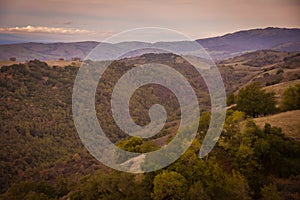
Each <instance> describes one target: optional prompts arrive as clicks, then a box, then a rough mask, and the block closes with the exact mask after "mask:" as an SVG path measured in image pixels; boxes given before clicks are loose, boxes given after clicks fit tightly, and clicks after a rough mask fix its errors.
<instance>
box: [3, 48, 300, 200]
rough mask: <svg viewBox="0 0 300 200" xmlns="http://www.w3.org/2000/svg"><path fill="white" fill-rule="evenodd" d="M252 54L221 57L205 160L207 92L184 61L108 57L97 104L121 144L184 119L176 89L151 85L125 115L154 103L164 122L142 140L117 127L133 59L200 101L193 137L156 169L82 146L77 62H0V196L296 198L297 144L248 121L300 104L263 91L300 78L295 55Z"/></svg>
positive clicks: (299, 177)
mask: <svg viewBox="0 0 300 200" xmlns="http://www.w3.org/2000/svg"><path fill="white" fill-rule="evenodd" d="M256 53H257V54H258V55H260V56H261V57H263V58H264V60H263V62H262V59H260V58H257V56H253V57H252V55H249V54H246V55H244V57H243V56H241V57H237V58H235V59H233V60H225V61H222V62H220V63H218V67H219V69H220V72H221V75H222V77H223V79H224V83H225V87H226V91H227V93H228V97H229V96H230V97H231V99H230V101H228V105H231V109H228V110H227V117H226V121H225V124H224V129H223V131H222V135H221V137H220V139H219V141H218V143H217V145H216V146H215V147H214V149H213V151H212V152H211V153H210V154H209V155H208V156H207V157H205V158H203V159H199V158H198V153H199V149H200V146H201V143H202V140H203V138H204V136H205V133H206V131H207V128H208V126H209V121H210V113H209V108H210V97H209V94H208V93H207V89H206V86H205V83H204V81H203V79H202V78H201V77H200V76H199V75H197V73H195V71H193V70H194V69H193V68H192V67H191V66H190V64H189V63H187V62H183V61H182V60H181V58H180V57H179V56H175V55H173V54H146V55H142V56H140V57H135V58H130V59H121V60H119V61H115V62H113V63H112V64H111V66H110V68H109V69H108V70H107V71H106V72H105V73H104V76H103V77H102V79H101V80H100V82H99V85H98V88H97V92H96V94H97V95H96V110H97V116H98V120H99V122H100V124H101V126H103V127H104V129H105V130H106V131H105V132H106V133H108V134H107V136H108V137H109V138H110V139H111V141H113V142H114V143H116V144H117V145H118V146H119V147H121V148H123V149H125V150H128V151H134V152H149V151H154V150H156V149H158V148H160V147H161V146H163V145H165V144H167V143H168V142H169V141H170V140H171V139H172V137H173V136H174V135H175V134H176V130H177V127H178V123H179V119H180V109H179V108H178V101H177V99H176V98H175V96H174V94H172V93H171V92H170V91H168V90H167V89H166V88H164V87H160V86H158V85H148V86H145V87H142V88H140V89H138V90H137V91H136V92H135V94H134V96H133V97H132V99H131V102H130V112H131V115H132V116H133V119H134V121H135V122H136V123H137V124H140V125H145V124H147V123H149V116H148V114H147V113H148V109H149V107H150V106H151V105H153V104H156V103H158V104H161V105H163V106H164V107H165V108H166V110H167V111H170V112H169V113H168V114H169V115H168V118H167V123H166V124H165V126H164V128H163V129H162V131H161V132H159V133H158V134H157V135H155V136H154V137H152V138H150V139H147V140H142V139H141V138H134V137H130V138H128V137H126V135H125V134H124V133H122V132H121V130H120V129H119V128H118V127H117V125H116V124H115V122H114V121H113V118H112V115H111V111H110V110H109V107H110V98H111V97H110V96H111V93H112V90H113V86H114V85H115V84H116V82H117V80H118V79H119V78H120V77H121V76H122V75H123V74H124V73H125V72H126V71H128V70H129V69H132V68H134V67H135V66H136V65H134V64H133V63H139V64H141V63H145V62H148V61H157V62H160V63H164V64H168V65H169V66H171V67H173V68H174V69H176V70H178V71H180V72H181V73H182V74H183V75H184V76H185V77H187V79H188V81H189V82H190V84H191V85H192V86H193V88H196V94H197V97H198V101H199V103H200V105H201V108H202V110H201V118H200V119H199V130H198V135H197V137H196V139H195V140H194V142H193V144H192V146H191V147H190V148H189V149H188V150H187V151H186V152H185V154H184V155H182V156H181V157H180V159H178V160H177V161H176V162H175V163H173V164H171V165H170V166H168V167H166V168H164V169H162V170H159V171H156V172H151V173H145V174H137V175H132V174H128V173H123V172H118V171H115V170H112V169H109V168H108V167H106V166H103V165H102V164H101V163H100V162H99V161H97V160H96V159H94V158H93V157H92V156H91V155H90V154H89V153H88V152H87V150H86V149H85V148H84V147H83V145H82V143H81V141H80V139H79V137H78V135H77V132H76V129H75V126H74V123H73V118H72V110H71V106H72V90H73V84H74V80H75V77H76V74H77V71H78V67H77V66H65V67H60V66H49V65H47V64H46V63H45V62H41V61H38V60H33V61H29V62H26V63H24V64H14V65H10V66H2V67H1V69H0V70H1V73H0V102H1V103H0V111H1V115H0V136H1V142H0V145H1V146H0V158H1V159H0V188H1V195H0V198H1V199H68V198H70V199H73V200H75V199H155V200H156V199H191V200H192V199H193V200H194V199H237V200H239V199H273V200H275V199H299V198H300V194H299V188H300V174H299V173H300V170H299V169H300V156H299V155H300V142H299V141H297V140H293V139H291V138H289V137H286V136H285V133H284V132H282V130H281V129H280V128H278V127H274V126H271V125H270V124H268V123H267V124H265V125H260V127H258V126H257V125H256V124H255V123H254V120H253V117H255V118H256V117H262V116H265V115H266V116H270V115H273V114H276V113H280V112H283V111H286V110H299V109H300V108H299V107H297V106H299V96H300V90H299V86H293V88H291V89H288V90H287V92H284V93H285V95H283V96H284V97H283V98H285V99H287V100H282V101H281V102H280V103H279V104H278V103H276V101H277V99H276V98H275V94H274V93H272V91H269V90H263V89H262V88H263V86H266V85H273V86H275V84H277V83H279V82H286V81H290V80H296V79H299V77H300V76H299V54H297V53H283V52H273V51H271V52H266V51H263V52H256ZM270 55H272V56H274V57H276V59H274V62H271V63H270V62H269V56H270ZM245 58H247V59H245ZM272 59H273V58H272ZM266 74H268V75H266ZM261 77H265V79H263V78H261ZM267 77H270V78H267ZM272 81H276V83H275V82H272ZM291 94H297V95H298V96H296V98H294V96H293V95H291ZM100 98H101V99H100ZM145 99H146V100H145ZM100 100H101V101H100ZM248 102H251V104H250V103H248ZM290 102H292V103H290ZM277 104H278V105H277ZM261 105H263V106H261ZM276 105H277V106H276ZM251 106H252V107H251ZM174 110H175V111H176V112H171V111H174ZM296 131H299V130H297V129H296ZM296 134H297V133H296ZM298 134H299V132H298ZM160 138H164V139H162V140H159V139H160Z"/></svg>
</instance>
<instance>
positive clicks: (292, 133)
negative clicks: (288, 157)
mask: <svg viewBox="0 0 300 200" xmlns="http://www.w3.org/2000/svg"><path fill="white" fill-rule="evenodd" d="M254 121H255V123H256V124H257V125H258V126H259V127H261V128H263V127H264V125H265V123H269V124H271V125H272V126H277V127H280V128H282V132H283V133H284V134H285V135H286V136H287V137H290V138H293V139H295V140H298V141H300V110H293V111H288V112H283V113H279V114H276V115H271V116H266V117H259V118H255V119H254Z"/></svg>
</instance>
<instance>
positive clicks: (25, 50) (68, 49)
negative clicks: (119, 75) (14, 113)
mask: <svg viewBox="0 0 300 200" xmlns="http://www.w3.org/2000/svg"><path fill="white" fill-rule="evenodd" d="M196 41H197V42H198V43H199V44H201V45H202V46H203V47H204V48H205V49H206V50H207V52H208V53H209V54H210V56H211V57H212V58H213V59H215V60H223V59H226V58H230V57H235V56H238V55H241V54H243V53H245V52H252V51H256V50H264V49H272V50H276V51H287V52H292V51H300V29H297V28H294V29H286V28H265V29H252V30H245V31H239V32H235V33H230V34H226V35H223V36H220V37H213V38H206V39H199V40H196ZM98 44H100V43H99V42H74V43H50V44H44V43H22V44H3V45H0V60H8V59H9V58H11V57H16V58H17V61H25V60H32V59H39V60H42V61H46V60H58V59H60V58H63V59H65V60H71V59H72V58H75V57H78V58H81V59H84V58H85V57H86V56H87V55H88V53H89V52H90V51H91V50H92V49H93V48H94V47H95V46H97V45H98ZM101 45H102V47H103V48H104V49H105V51H104V52H105V53H104V54H103V55H102V57H101V59H102V60H109V59H112V58H113V57H114V55H116V54H117V55H118V52H121V50H122V49H124V48H125V47H126V48H141V49H145V48H157V47H160V48H161V47H164V46H168V47H170V48H171V49H172V48H176V49H174V50H178V51H179V52H180V53H181V54H186V53H187V51H190V49H189V48H187V47H189V45H190V42H187V41H180V42H157V43H153V44H152V43H145V42H122V43H117V44H110V43H101ZM129 56H130V55H129Z"/></svg>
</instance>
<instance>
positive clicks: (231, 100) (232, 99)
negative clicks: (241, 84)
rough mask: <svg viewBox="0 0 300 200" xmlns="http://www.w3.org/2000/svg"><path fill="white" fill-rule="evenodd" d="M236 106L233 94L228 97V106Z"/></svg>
mask: <svg viewBox="0 0 300 200" xmlns="http://www.w3.org/2000/svg"><path fill="white" fill-rule="evenodd" d="M232 104H234V94H233V93H232V92H231V93H229V94H228V95H227V106H230V105H232Z"/></svg>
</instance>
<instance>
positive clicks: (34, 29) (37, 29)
mask: <svg viewBox="0 0 300 200" xmlns="http://www.w3.org/2000/svg"><path fill="white" fill-rule="evenodd" d="M0 33H56V34H66V35H72V34H93V33H95V32H94V31H89V30H84V29H75V28H56V27H46V26H30V25H28V26H23V27H18V26H17V27H9V28H5V27H0Z"/></svg>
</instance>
